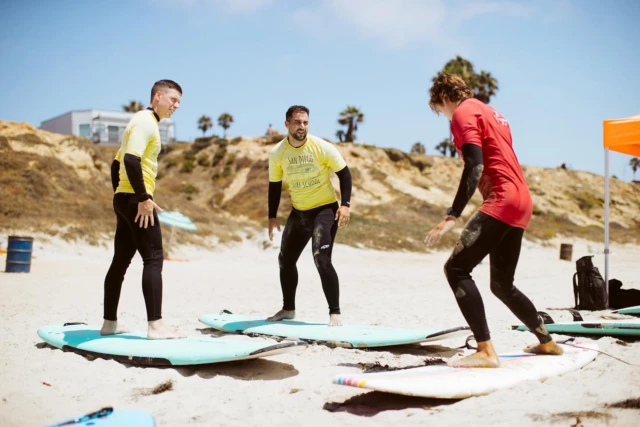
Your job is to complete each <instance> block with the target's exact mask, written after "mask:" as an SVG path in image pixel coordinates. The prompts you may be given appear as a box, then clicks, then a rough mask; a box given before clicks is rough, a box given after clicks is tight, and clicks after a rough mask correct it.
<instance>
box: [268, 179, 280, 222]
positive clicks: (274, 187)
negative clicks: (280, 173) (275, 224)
mask: <svg viewBox="0 0 640 427" xmlns="http://www.w3.org/2000/svg"><path fill="white" fill-rule="evenodd" d="M281 192H282V181H278V182H273V181H269V218H270V219H271V218H276V217H277V216H278V206H280V193H281Z"/></svg>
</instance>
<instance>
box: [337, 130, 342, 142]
mask: <svg viewBox="0 0 640 427" xmlns="http://www.w3.org/2000/svg"><path fill="white" fill-rule="evenodd" d="M336 137H337V138H338V141H340V142H342V139H343V138H344V131H343V130H342V129H338V130H337V131H336Z"/></svg>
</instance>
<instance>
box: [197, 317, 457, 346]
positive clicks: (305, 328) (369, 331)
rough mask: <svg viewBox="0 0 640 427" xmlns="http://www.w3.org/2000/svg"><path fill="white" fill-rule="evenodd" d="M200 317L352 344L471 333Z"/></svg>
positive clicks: (236, 328)
mask: <svg viewBox="0 0 640 427" xmlns="http://www.w3.org/2000/svg"><path fill="white" fill-rule="evenodd" d="M200 321H201V322H202V323H204V324H205V325H207V326H210V327H212V328H214V329H217V330H220V331H224V332H232V333H243V334H247V335H265V336H273V337H281V338H295V339H298V340H302V341H307V342H313V343H321V344H326V345H330V346H339V347H352V348H366V347H385V346H394V345H404V344H414V343H421V342H427V341H440V340H445V339H449V338H454V337H459V336H467V335H469V334H470V330H469V327H468V326H460V327H457V328H451V329H401V328H384V327H380V326H356V325H342V326H329V325H327V324H326V323H308V322H302V321H297V320H282V321H278V322H267V321H266V320H265V319H264V318H259V317H257V316H243V315H239V314H231V313H229V312H226V311H225V312H222V313H220V314H204V315H202V316H200Z"/></svg>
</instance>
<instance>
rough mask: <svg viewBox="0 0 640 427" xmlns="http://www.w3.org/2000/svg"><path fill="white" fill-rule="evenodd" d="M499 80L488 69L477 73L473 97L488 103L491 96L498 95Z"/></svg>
mask: <svg viewBox="0 0 640 427" xmlns="http://www.w3.org/2000/svg"><path fill="white" fill-rule="evenodd" d="M497 91H498V81H497V80H496V79H495V78H494V77H493V76H492V75H491V73H488V72H486V71H480V74H476V76H475V78H474V82H473V97H474V98H476V99H479V100H480V101H482V102H484V103H485V104H488V103H489V101H490V100H491V97H493V96H496V92H497Z"/></svg>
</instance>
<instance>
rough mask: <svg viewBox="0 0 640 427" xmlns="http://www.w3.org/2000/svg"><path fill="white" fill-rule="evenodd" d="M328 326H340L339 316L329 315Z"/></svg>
mask: <svg viewBox="0 0 640 427" xmlns="http://www.w3.org/2000/svg"><path fill="white" fill-rule="evenodd" d="M329 326H342V319H340V315H339V314H330V315H329Z"/></svg>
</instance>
